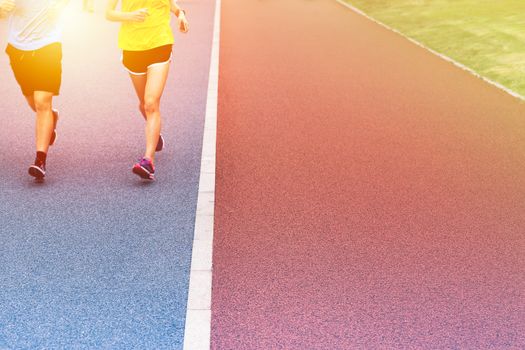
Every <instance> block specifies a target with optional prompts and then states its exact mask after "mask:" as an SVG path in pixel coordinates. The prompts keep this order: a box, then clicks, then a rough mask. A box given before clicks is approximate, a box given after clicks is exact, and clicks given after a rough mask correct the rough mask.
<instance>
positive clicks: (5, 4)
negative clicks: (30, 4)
mask: <svg viewBox="0 0 525 350" xmlns="http://www.w3.org/2000/svg"><path fill="white" fill-rule="evenodd" d="M15 6H16V4H15V2H14V0H0V18H5V17H7V16H9V15H10V14H11V12H12V11H13V10H14V9H15Z"/></svg>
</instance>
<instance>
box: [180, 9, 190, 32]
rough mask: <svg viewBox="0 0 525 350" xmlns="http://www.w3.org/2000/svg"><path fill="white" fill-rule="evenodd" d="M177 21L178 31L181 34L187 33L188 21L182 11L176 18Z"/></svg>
mask: <svg viewBox="0 0 525 350" xmlns="http://www.w3.org/2000/svg"><path fill="white" fill-rule="evenodd" d="M177 18H178V20H179V30H180V32H181V33H187V32H188V30H189V29H190V28H189V25H188V20H187V19H186V14H184V11H182V10H181V11H180V13H179V16H178V17H177Z"/></svg>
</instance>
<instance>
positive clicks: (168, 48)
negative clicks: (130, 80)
mask: <svg viewBox="0 0 525 350" xmlns="http://www.w3.org/2000/svg"><path fill="white" fill-rule="evenodd" d="M172 47H173V45H171V44H169V45H163V46H159V47H155V48H153V49H150V50H144V51H127V50H124V51H122V56H121V61H122V65H123V66H124V68H125V69H126V70H127V71H128V72H129V73H130V74H133V75H145V74H147V73H148V68H150V67H154V66H156V65H162V64H167V63H169V62H171V58H172Z"/></svg>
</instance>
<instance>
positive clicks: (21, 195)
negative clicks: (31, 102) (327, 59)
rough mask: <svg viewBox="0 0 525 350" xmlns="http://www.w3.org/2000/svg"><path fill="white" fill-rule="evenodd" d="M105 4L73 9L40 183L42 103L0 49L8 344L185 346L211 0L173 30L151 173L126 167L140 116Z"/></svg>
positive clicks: (0, 40)
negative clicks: (22, 86)
mask: <svg viewBox="0 0 525 350" xmlns="http://www.w3.org/2000/svg"><path fill="white" fill-rule="evenodd" d="M97 5H100V7H99V8H98V13H96V14H95V15H88V14H82V13H80V12H79V11H72V13H74V15H72V16H74V18H71V17H69V18H68V20H67V24H66V29H67V34H66V37H65V41H64V61H63V62H64V75H63V85H62V93H61V96H60V97H59V98H58V99H57V100H56V107H57V108H59V109H60V111H61V120H60V122H59V128H58V131H59V138H58V140H57V143H56V145H55V146H53V147H52V148H51V150H50V153H49V156H48V177H47V179H46V181H45V183H43V184H38V183H35V182H34V181H33V180H32V179H30V178H29V176H28V175H27V167H28V166H29V164H30V163H31V162H32V160H33V157H34V146H33V144H34V136H33V133H34V131H33V128H34V116H33V115H32V113H31V111H30V110H29V108H28V107H27V106H26V105H25V101H24V99H23V97H22V96H21V94H20V92H19V89H18V86H17V85H16V82H15V81H14V79H13V77H12V73H11V72H10V69H9V65H8V62H7V57H6V56H5V54H2V55H1V56H0V97H1V99H2V105H1V116H2V119H1V123H2V127H0V140H1V145H2V152H1V153H0V157H1V158H0V160H1V164H2V174H1V176H0V222H1V225H0V286H1V287H0V349H65V348H67V349H179V348H182V343H183V334H184V330H183V328H184V321H185V313H186V299H187V293H188V280H189V266H190V260H191V247H192V240H193V229H194V221H195V208H196V200H197V191H198V180H199V170H200V156H201V145H202V132H203V125H204V124H203V123H204V111H205V105H206V88H207V81H208V69H209V59H210V48H211V35H212V29H213V10H214V2H213V1H204V0H203V1H198V2H197V1H191V2H189V1H188V2H181V6H182V7H184V8H185V9H187V11H188V17H189V20H190V25H191V29H190V33H189V34H188V35H186V36H183V35H181V34H177V35H176V44H175V47H174V55H173V57H174V62H173V63H172V70H171V73H170V78H169V82H168V86H167V87H166V92H165V94H164V99H163V101H162V111H163V117H164V126H163V128H164V129H163V134H164V135H165V139H166V149H165V150H164V151H163V152H161V153H160V154H159V156H158V159H157V181H156V182H154V183H145V182H142V181H140V180H139V179H138V178H136V177H135V176H134V175H133V174H132V173H131V166H132V165H133V163H134V162H135V161H136V159H137V158H139V157H140V156H141V152H142V151H143V144H144V136H143V126H144V122H143V120H142V117H140V115H139V113H138V111H137V105H138V103H137V101H136V97H135V95H134V91H133V89H132V86H131V83H130V81H129V78H128V76H127V73H126V72H125V71H124V70H123V69H122V67H121V64H120V62H119V59H120V52H119V50H118V48H117V46H116V40H117V31H118V24H115V23H108V22H106V21H105V20H104V18H103V15H102V7H103V4H102V3H100V4H97ZM71 6H73V7H77V6H79V5H78V4H76V3H73V4H72V5H71ZM74 10H76V8H75V9H74ZM174 24H175V23H174ZM5 43H6V23H5V21H4V22H1V23H0V45H1V47H2V48H3V47H5Z"/></svg>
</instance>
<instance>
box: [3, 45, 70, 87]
mask: <svg viewBox="0 0 525 350" xmlns="http://www.w3.org/2000/svg"><path fill="white" fill-rule="evenodd" d="M5 52H6V53H7V55H8V56H9V60H10V61H11V68H12V69H13V73H14V74H15V78H16V81H17V82H18V85H20V88H21V89H22V93H23V94H24V96H32V95H33V93H34V92H35V91H45V92H51V93H53V95H58V94H59V93H60V85H61V83H62V44H60V43H53V44H50V45H47V46H44V47H42V48H41V49H38V50H34V51H25V50H19V49H17V48H15V47H14V46H12V45H7V48H6V49H5Z"/></svg>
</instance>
